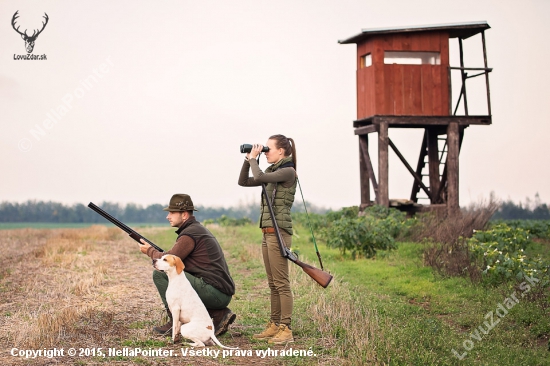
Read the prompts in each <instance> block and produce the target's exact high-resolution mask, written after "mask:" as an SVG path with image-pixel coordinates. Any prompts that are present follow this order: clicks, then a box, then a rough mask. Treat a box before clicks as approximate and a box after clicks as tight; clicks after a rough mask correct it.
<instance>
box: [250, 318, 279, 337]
mask: <svg viewBox="0 0 550 366" xmlns="http://www.w3.org/2000/svg"><path fill="white" fill-rule="evenodd" d="M277 333H279V327H278V326H277V324H275V323H273V322H272V321H271V320H270V321H269V322H268V323H267V325H266V327H265V329H264V331H263V332H261V333H259V334H254V335H253V336H252V337H254V338H255V339H269V338H271V337H274V336H276V335H277Z"/></svg>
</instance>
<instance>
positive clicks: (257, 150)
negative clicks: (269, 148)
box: [246, 144, 264, 159]
mask: <svg viewBox="0 0 550 366" xmlns="http://www.w3.org/2000/svg"><path fill="white" fill-rule="evenodd" d="M263 148H264V146H263V145H260V144H254V145H252V150H250V152H249V153H248V154H246V157H247V158H249V159H256V158H257V157H258V155H260V154H261V153H262V149H263Z"/></svg>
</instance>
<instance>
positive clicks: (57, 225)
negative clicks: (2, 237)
mask: <svg viewBox="0 0 550 366" xmlns="http://www.w3.org/2000/svg"><path fill="white" fill-rule="evenodd" d="M98 225H104V226H107V227H114V225H113V224H110V223H105V224H90V223H79V222H68V223H67V222H0V230H11V229H70V228H76V229H80V228H88V227H91V226H98ZM126 225H128V226H130V227H131V228H133V229H134V230H137V229H139V228H147V227H166V224H165V223H158V222H154V223H129V224H128V223H127V224H126Z"/></svg>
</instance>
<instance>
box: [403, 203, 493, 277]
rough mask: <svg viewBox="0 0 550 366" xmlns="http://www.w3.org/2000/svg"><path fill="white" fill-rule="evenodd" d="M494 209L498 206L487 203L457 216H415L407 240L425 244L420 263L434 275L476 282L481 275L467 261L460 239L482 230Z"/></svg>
mask: <svg viewBox="0 0 550 366" xmlns="http://www.w3.org/2000/svg"><path fill="white" fill-rule="evenodd" d="M497 208H498V202H496V201H495V200H493V199H491V200H489V202H481V203H478V204H475V205H471V206H470V207H468V208H467V209H465V210H462V211H461V213H460V215H459V216H446V215H437V214H436V213H429V214H423V215H419V216H418V218H417V219H416V223H415V225H414V226H413V227H412V228H411V230H410V232H411V234H410V236H411V239H412V240H414V241H423V242H427V243H428V244H429V245H427V247H426V249H425V250H424V257H423V258H424V263H425V264H426V265H428V266H431V267H432V268H434V270H435V271H436V272H437V273H438V274H440V275H442V276H468V277H469V278H470V280H472V282H477V281H478V280H480V279H481V273H480V270H479V268H478V267H477V266H475V265H474V264H473V263H472V261H471V257H470V253H469V250H468V245H467V243H466V242H465V240H464V238H470V237H471V236H472V235H473V234H474V233H475V232H476V230H483V229H485V228H486V226H487V223H488V222H489V219H490V218H491V216H492V215H493V214H494V212H495V211H496V210H497Z"/></svg>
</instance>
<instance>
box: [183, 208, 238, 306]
mask: <svg viewBox="0 0 550 366" xmlns="http://www.w3.org/2000/svg"><path fill="white" fill-rule="evenodd" d="M176 233H177V234H178V238H179V237H180V236H182V235H188V236H190V237H191V238H193V240H194V241H195V249H193V251H192V252H191V253H190V254H189V256H187V258H185V259H184V260H183V263H184V264H185V271H186V272H189V273H190V274H192V275H193V276H195V277H199V278H202V279H203V280H204V282H206V283H208V284H209V285H212V286H214V287H215V288H217V289H218V290H220V291H221V292H223V293H224V294H226V295H233V294H235V283H234V282H233V279H232V278H231V275H230V274H229V268H227V262H226V261H225V257H224V255H223V251H222V248H221V247H220V244H219V243H218V241H217V240H216V238H215V237H214V235H212V233H211V232H210V231H209V230H208V229H207V228H205V227H204V226H202V225H201V224H200V223H199V222H198V221H196V219H195V218H194V217H192V218H191V219H189V220H187V221H186V222H185V223H184V224H183V225H182V226H181V227H180V228H179V229H178V230H177V231H176ZM204 250H206V252H207V253H208V261H207V263H196V259H198V258H195V256H194V255H193V253H200V252H204ZM204 260H205V259H204V258H202V259H201V261H204Z"/></svg>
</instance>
